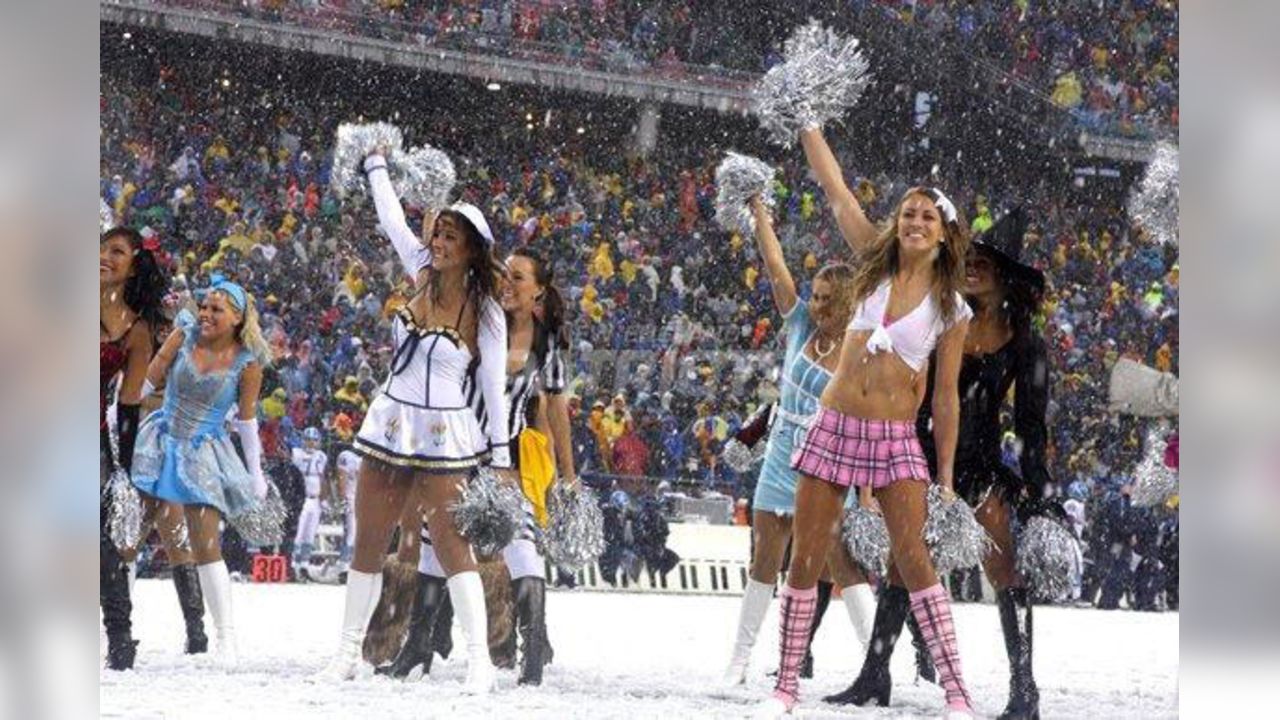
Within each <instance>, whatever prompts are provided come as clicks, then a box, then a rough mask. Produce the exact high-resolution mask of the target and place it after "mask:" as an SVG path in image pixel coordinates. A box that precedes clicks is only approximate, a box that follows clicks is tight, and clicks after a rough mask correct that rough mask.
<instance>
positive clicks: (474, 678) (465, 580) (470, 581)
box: [448, 571, 497, 695]
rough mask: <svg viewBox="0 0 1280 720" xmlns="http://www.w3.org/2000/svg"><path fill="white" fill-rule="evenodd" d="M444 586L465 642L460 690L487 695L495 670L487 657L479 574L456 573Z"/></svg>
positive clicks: (494, 676)
mask: <svg viewBox="0 0 1280 720" xmlns="http://www.w3.org/2000/svg"><path fill="white" fill-rule="evenodd" d="M448 585H449V599H450V600H451V601H453V614H454V617H456V618H457V619H458V624H459V625H461V626H462V637H463V639H464V641H465V642H466V645H467V679H466V681H465V682H464V684H463V692H466V693H468V694H473V695H484V694H487V693H489V692H490V691H492V690H493V685H494V680H495V678H496V676H497V672H496V671H495V670H494V669H493V662H492V661H490V659H489V616H488V615H487V614H486V612H485V606H484V586H483V585H481V583H480V573H478V572H475V571H471V572H460V573H458V574H457V575H454V576H453V577H451V578H449V580H448Z"/></svg>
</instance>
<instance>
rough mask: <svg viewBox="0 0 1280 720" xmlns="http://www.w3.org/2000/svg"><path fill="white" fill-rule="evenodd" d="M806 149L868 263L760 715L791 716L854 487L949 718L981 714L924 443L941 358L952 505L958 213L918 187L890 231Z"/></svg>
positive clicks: (822, 426) (812, 462)
mask: <svg viewBox="0 0 1280 720" xmlns="http://www.w3.org/2000/svg"><path fill="white" fill-rule="evenodd" d="M800 137H801V142H802V143H803V145H804V149H805V153H806V155H807V156H808V159H809V163H810V166H811V167H812V169H813V171H814V174H815V175H816V176H817V178H818V180H819V183H820V184H821V185H822V188H823V190H824V192H825V193H826V196H827V200H828V201H829V202H830V203H831V206H832V210H833V211H834V213H835V218H836V221H837V224H838V226H839V228H840V231H841V234H842V235H843V236H844V237H845V238H846V240H848V241H849V242H850V244H851V245H853V246H854V247H855V249H857V250H858V251H859V253H860V254H861V258H860V263H859V266H858V270H857V271H856V273H855V275H854V280H853V291H852V292H853V297H854V312H853V319H852V321H851V322H850V323H849V326H848V329H847V331H846V333H845V339H844V344H843V346H842V348H841V350H840V359H839V362H838V363H837V365H836V371H835V373H834V374H833V375H832V378H831V380H830V381H829V382H828V383H827V386H826V389H824V390H823V392H822V396H821V397H820V399H819V406H820V409H819V410H818V416H817V418H816V419H815V420H814V421H813V423H812V425H810V427H809V430H808V431H807V432H806V433H805V437H804V440H803V442H801V444H800V446H799V448H798V449H797V451H796V453H795V455H794V456H793V458H792V468H793V469H795V470H796V471H797V472H798V473H799V474H800V480H799V482H798V483H797V485H796V515H795V519H794V521H793V523H792V527H793V531H792V532H793V535H794V540H793V545H792V555H791V567H790V572H789V573H788V575H787V586H786V588H784V589H783V591H782V593H781V596H782V622H781V625H780V627H781V633H780V635H781V637H780V640H781V643H780V644H781V660H780V663H779V670H778V680H777V684H776V686H775V689H774V692H773V695H772V696H771V697H770V698H769V699H768V700H766V701H765V702H764V703H763V704H762V705H761V707H760V708H759V710H760V714H761V715H762V716H768V717H775V716H779V715H782V714H786V713H790V712H791V710H792V708H793V707H794V706H795V704H796V702H797V701H798V699H799V683H798V680H797V676H798V673H799V669H800V663H801V660H802V659H803V657H804V652H805V648H806V645H807V644H808V640H809V626H810V624H811V623H812V621H813V613H814V606H815V604H816V602H817V597H816V596H817V590H816V588H815V586H816V584H817V581H818V576H819V574H820V573H821V572H822V568H823V566H824V565H825V562H826V557H827V553H828V552H829V549H830V547H831V543H832V540H833V538H832V528H833V527H834V525H835V523H836V522H837V521H838V520H839V518H840V514H841V507H842V505H843V503H844V500H845V495H846V493H847V492H848V489H849V488H850V487H851V486H852V487H857V488H859V489H861V488H863V487H870V488H871V489H872V492H873V494H874V496H875V498H876V500H877V502H878V505H879V508H880V509H881V511H882V512H883V514H884V517H885V523H886V525H887V526H888V530H889V538H890V545H891V548H892V554H893V557H894V566H895V569H894V572H893V573H891V575H890V577H889V578H888V581H889V583H890V584H892V585H897V586H899V587H901V585H902V584H905V586H906V589H905V590H903V592H909V597H910V602H911V609H912V613H913V614H914V615H915V617H916V620H917V621H918V622H919V624H920V630H921V633H922V635H923V636H924V638H925V641H926V644H927V646H928V647H929V651H930V653H931V655H932V656H933V662H934V665H935V666H936V667H937V670H938V674H939V676H940V677H939V679H940V680H941V684H942V687H943V689H944V690H945V692H946V703H947V717H972V714H973V711H972V707H971V703H970V699H969V693H968V690H966V688H965V685H964V680H963V678H962V676H961V671H960V657H959V652H958V650H957V647H956V639H955V630H954V627H953V624H952V620H951V602H950V598H949V597H948V595H947V592H946V590H944V589H943V587H942V584H941V583H940V582H938V576H937V574H936V573H935V572H934V568H933V563H932V561H931V560H930V558H929V552H928V550H927V548H926V547H925V544H924V536H923V529H924V522H925V491H926V489H927V488H928V485H929V482H930V480H929V477H930V473H929V466H928V463H927V461H926V460H925V457H924V453H923V451H922V450H921V448H920V442H919V440H918V439H917V438H916V433H915V419H916V414H917V411H918V410H919V406H920V402H921V398H922V397H923V395H924V391H925V387H924V386H925V380H926V376H927V370H928V368H927V366H928V364H929V357H930V354H931V353H933V351H934V350H935V348H936V349H937V368H936V369H935V390H934V395H933V433H934V437H935V440H936V443H937V447H938V471H937V481H938V483H939V484H940V485H941V486H942V488H943V493H944V494H945V495H946V496H948V497H949V498H950V497H953V496H954V490H953V485H954V475H953V468H954V464H953V461H954V458H955V449H956V436H957V432H958V422H959V404H960V399H959V395H958V391H957V384H958V378H959V372H960V358H961V354H962V352H963V350H964V337H965V332H966V330H967V329H968V320H969V317H970V315H971V314H972V312H971V311H970V310H969V306H968V305H966V304H965V301H964V298H963V296H961V294H960V290H961V288H962V286H963V282H964V258H965V253H966V251H967V248H968V244H969V240H968V236H967V234H966V232H965V229H964V224H963V222H961V219H960V217H959V213H958V212H957V211H956V208H955V205H954V204H952V202H951V201H950V200H949V199H948V198H947V197H946V195H944V194H943V193H942V192H941V191H940V190H937V189H935V188H928V187H914V188H911V189H909V190H908V191H907V192H906V193H905V194H904V195H903V196H902V198H901V200H899V201H898V204H897V207H896V208H895V209H894V213H893V216H892V218H891V219H890V221H889V223H888V224H887V226H886V227H885V228H884V229H883V231H881V232H879V233H877V232H876V228H875V226H874V225H872V224H871V222H870V221H869V220H868V219H867V217H866V215H864V214H863V211H862V208H861V206H860V205H859V204H858V201H857V199H856V198H855V197H854V195H853V193H852V192H850V191H849V189H848V187H847V186H846V185H845V183H844V178H843V176H842V174H841V171H840V167H839V165H838V164H837V163H836V160H835V156H834V155H833V154H832V153H831V150H830V149H829V148H828V147H827V145H826V142H825V140H823V138H822V135H821V132H820V131H819V130H817V129H808V130H805V131H803V132H802V133H801V135H800Z"/></svg>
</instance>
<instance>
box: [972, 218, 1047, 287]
mask: <svg viewBox="0 0 1280 720" xmlns="http://www.w3.org/2000/svg"><path fill="white" fill-rule="evenodd" d="M1026 232H1027V213H1026V211H1024V210H1023V209H1022V207H1021V206H1018V207H1015V208H1014V209H1012V210H1010V211H1009V212H1007V213H1005V215H1004V217H1002V218H1000V220H999V221H997V222H996V223H995V224H994V225H992V226H991V227H990V228H988V229H987V230H986V231H984V232H983V233H982V234H981V235H978V236H977V237H975V238H974V239H973V248H974V250H976V251H977V252H981V253H985V254H986V255H987V256H988V257H991V258H993V259H994V260H995V261H996V264H997V266H998V267H999V269H1000V277H1002V278H1004V280H1005V282H1011V283H1023V284H1025V285H1027V286H1028V287H1030V288H1031V289H1032V290H1033V291H1034V292H1035V294H1036V296H1040V295H1043V294H1044V286H1045V283H1044V273H1043V272H1041V271H1039V270H1037V269H1036V268H1033V267H1031V266H1030V265H1027V264H1025V263H1023V262H1022V237H1023V235H1025V234H1026Z"/></svg>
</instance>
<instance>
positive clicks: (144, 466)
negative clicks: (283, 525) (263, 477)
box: [133, 318, 259, 522]
mask: <svg viewBox="0 0 1280 720" xmlns="http://www.w3.org/2000/svg"><path fill="white" fill-rule="evenodd" d="M192 320H193V319H192V318H185V322H184V323H182V324H181V325H180V327H181V328H182V331H183V333H184V334H185V336H186V337H185V339H184V341H183V343H182V347H181V349H180V350H179V351H178V356H177V357H176V358H174V361H173V366H172V368H171V369H170V372H169V383H168V385H167V387H166V388H165V393H164V405H163V406H162V407H161V408H160V409H159V410H157V411H156V412H154V413H151V414H150V415H148V416H147V417H146V419H145V420H143V421H142V424H141V425H140V426H139V428H138V439H137V443H136V445H135V448H134V452H133V484H134V485H135V486H136V487H137V488H138V490H139V491H141V492H143V493H146V494H147V495H151V496H153V497H157V498H160V499H162V500H168V501H170V502H176V503H181V504H183V505H208V506H211V507H214V508H217V509H218V511H219V512H221V513H222V514H223V516H224V517H227V518H228V519H230V520H231V521H232V522H234V521H235V518H237V517H239V516H242V515H246V514H248V513H251V512H253V511H254V510H257V509H258V506H259V503H258V501H257V499H256V498H255V497H254V495H253V480H252V478H251V477H250V475H249V471H248V470H247V469H246V468H245V466H244V462H243V461H242V460H241V459H240V456H239V455H238V454H237V453H236V449H235V446H234V445H232V443H231V437H230V436H229V435H228V433H227V429H226V425H227V423H226V419H227V414H228V413H229V412H230V411H231V409H232V408H233V407H235V406H236V404H237V402H238V400H239V395H240V393H239V390H240V375H241V373H242V372H243V371H244V368H245V366H247V365H248V364H249V362H250V361H252V360H253V354H252V353H251V352H249V351H248V350H247V349H241V350H240V354H239V355H237V356H236V359H235V362H233V363H232V365H231V367H229V368H227V369H226V370H221V371H214V372H209V373H202V372H200V371H199V370H198V369H196V366H195V363H194V362H193V361H192V358H191V353H192V351H193V350H194V349H195V344H196V336H197V335H198V334H199V332H200V330H199V328H198V327H197V326H196V325H195V324H194V322H192Z"/></svg>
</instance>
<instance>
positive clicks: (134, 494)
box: [107, 467, 142, 550]
mask: <svg viewBox="0 0 1280 720" xmlns="http://www.w3.org/2000/svg"><path fill="white" fill-rule="evenodd" d="M107 487H108V490H109V492H110V493H111V507H110V508H109V509H108V511H107V514H108V517H109V520H110V528H109V532H110V533H111V542H113V543H115V546H116V547H117V548H119V549H121V550H124V549H125V548H136V547H138V543H139V541H140V540H142V498H141V497H140V496H139V495H138V489H137V488H135V487H134V486H133V481H132V480H130V479H129V473H127V472H125V471H124V468H120V467H117V468H115V469H114V470H112V471H111V478H110V479H109V480H107Z"/></svg>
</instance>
